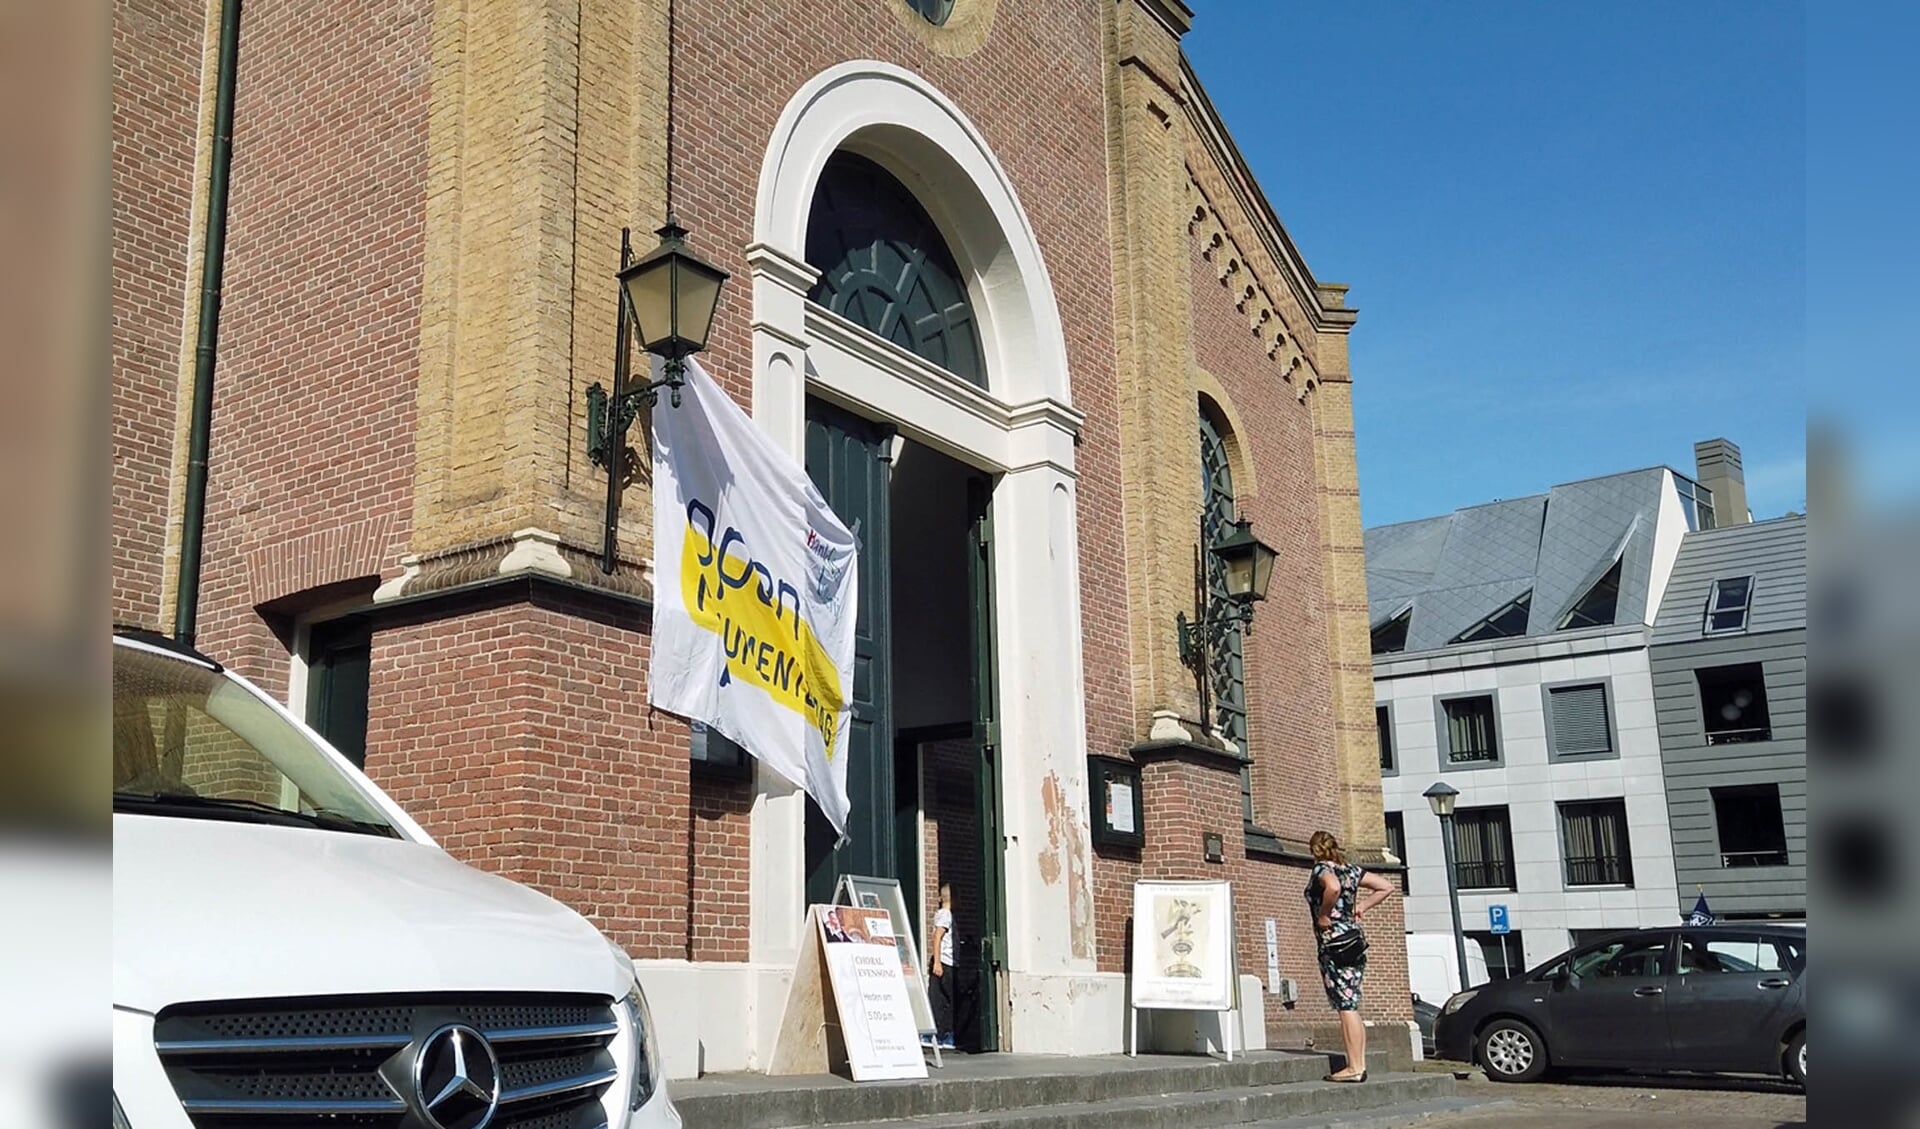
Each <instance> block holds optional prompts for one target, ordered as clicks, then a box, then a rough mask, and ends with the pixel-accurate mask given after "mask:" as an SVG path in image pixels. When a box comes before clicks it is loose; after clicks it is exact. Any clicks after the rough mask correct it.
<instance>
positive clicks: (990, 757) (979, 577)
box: [967, 478, 1007, 1051]
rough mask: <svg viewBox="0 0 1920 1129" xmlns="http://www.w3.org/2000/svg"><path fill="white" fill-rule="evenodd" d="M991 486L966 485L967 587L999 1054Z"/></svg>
mask: <svg viewBox="0 0 1920 1129" xmlns="http://www.w3.org/2000/svg"><path fill="white" fill-rule="evenodd" d="M991 499H992V484H991V483H990V482H988V481H987V480H986V479H984V478H978V479H975V480H974V481H972V482H971V483H969V484H968V487H967V502H968V509H969V517H970V519H971V521H972V524H973V530H972V534H973V535H972V537H971V538H970V542H969V543H970V547H971V552H969V553H968V554H967V582H968V586H969V588H970V593H969V595H970V596H971V598H972V606H973V617H972V618H973V632H972V635H973V719H974V724H973V737H974V743H975V745H976V747H977V748H978V751H979V761H978V765H979V778H978V780H977V782H976V786H975V789H974V795H975V796H976V797H977V803H978V804H979V808H980V900H981V907H980V909H981V917H980V928H981V934H982V935H981V938H980V941H981V944H980V964H981V968H980V1049H981V1050H983V1051H994V1050H999V1049H1000V1002H1001V1001H1002V1000H1004V999H1005V998H1006V986H1007V985H1006V977H1007V901H1006V840H1005V839H1004V838H1003V837H1002V835H1001V830H1000V828H1001V822H1000V776H1001V772H1000V757H1001V749H1000V717H999V713H998V712H997V710H998V706H997V698H996V696H995V686H994V661H993V654H994V646H993V644H994V638H993V513H992V508H991Z"/></svg>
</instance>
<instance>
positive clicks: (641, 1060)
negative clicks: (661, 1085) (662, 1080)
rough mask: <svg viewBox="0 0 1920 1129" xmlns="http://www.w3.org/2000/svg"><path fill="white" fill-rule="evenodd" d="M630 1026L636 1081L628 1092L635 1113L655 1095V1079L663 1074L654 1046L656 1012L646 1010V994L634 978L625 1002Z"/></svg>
mask: <svg viewBox="0 0 1920 1129" xmlns="http://www.w3.org/2000/svg"><path fill="white" fill-rule="evenodd" d="M625 1005H626V1009H627V1026H628V1027H630V1028H631V1029H632V1030H633V1084H632V1086H630V1087H629V1088H628V1091H627V1110H628V1112H633V1111H634V1110H637V1109H639V1108H640V1107H641V1106H643V1105H646V1104H647V1099H648V1098H651V1097H652V1096H653V1091H654V1088H655V1081H654V1080H655V1079H656V1078H658V1077H659V1076H660V1061H659V1059H660V1052H659V1050H658V1048H657V1047H655V1045H654V1039H653V1013H652V1012H650V1011H648V1010H647V997H646V993H644V992H642V991H641V990H640V981H639V980H638V979H636V980H634V982H633V988H632V989H631V990H630V991H628V992H627V998H626V1001H625Z"/></svg>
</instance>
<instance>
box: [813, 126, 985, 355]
mask: <svg viewBox="0 0 1920 1129" xmlns="http://www.w3.org/2000/svg"><path fill="white" fill-rule="evenodd" d="M807 263H808V265H810V266H813V267H816V268H818V269H819V271H820V280H819V281H818V282H816V283H814V286H813V289H812V291H810V292H809V293H808V294H807V297H808V298H811V299H812V300H813V301H815V302H818V303H819V304H820V305H822V306H825V307H826V308H827V309H829V310H832V311H833V312H834V313H836V314H839V315H840V316H841V317H844V318H846V319H847V320H849V321H851V322H854V323H855V324H857V325H859V326H861V327H862V328H865V329H870V330H872V331H873V332H874V333H877V334H879V335H880V336H881V337H884V338H886V339H887V340H888V341H891V342H893V343H894V344H895V345H898V346H900V347H901V348H903V349H905V350H907V351H908V352H910V353H914V354H917V355H918V356H920V357H923V358H925V359H926V360H929V361H931V362H933V363H934V364H936V365H939V366H940V367H942V368H944V369H946V370H947V371H948V372H950V373H952V374H953V375H955V376H957V377H959V378H960V379H962V380H964V381H967V382H968V383H970V384H975V385H978V386H980V387H982V388H984V387H986V385H987V372H986V364H985V361H984V358H983V355H982V353H981V349H980V332H979V328H978V325H977V323H976V321H975V318H974V314H973V301H972V299H971V298H970V297H969V296H968V294H967V284H966V279H965V278H964V277H963V276H962V275H961V273H960V268H959V266H958V265H957V264H956V263H955V261H954V258H953V254H952V252H950V251H948V250H947V244H946V240H945V239H944V238H943V237H942V236H941V234H940V229H939V228H937V227H935V226H934V223H933V220H931V219H930V218H928V216H927V211H926V209H925V208H923V207H921V206H920V201H919V200H917V199H915V198H914V195H913V193H911V192H909V191H907V188H906V186H905V185H903V184H901V183H900V182H899V181H898V180H895V179H894V177H893V174H891V173H889V172H887V170H885V169H883V168H881V167H880V166H879V165H877V164H875V163H873V162H872V161H869V160H867V159H866V158H865V157H860V156H856V155H854V154H852V153H846V152H840V153H835V154H834V155H833V156H832V157H830V158H828V159H827V165H826V168H825V169H824V170H822V171H821V173H820V184H819V187H818V188H816V189H815V190H814V195H813V210H812V212H811V214H810V215H809V216H808V218H807Z"/></svg>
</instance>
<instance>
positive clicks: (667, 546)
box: [647, 358, 858, 837]
mask: <svg viewBox="0 0 1920 1129" xmlns="http://www.w3.org/2000/svg"><path fill="white" fill-rule="evenodd" d="M657 367H658V362H657V361H656V368H657ZM657 375H658V373H657V372H656V376H657ZM854 559H855V543H854V537H853V534H852V533H851V532H850V531H849V530H848V529H847V527H846V526H845V525H843V524H841V522H840V519H839V518H838V517H835V516H834V513H833V511H832V510H830V509H828V508H827V503H826V501H825V499H823V498H821V496H820V492H819V491H818V490H817V489H815V488H814V485H813V482H812V480H811V479H809V478H808V477H807V472H806V470H805V469H804V468H803V467H801V466H800V465H799V464H798V463H796V462H795V461H794V460H793V458H792V457H790V456H789V455H788V454H787V453H786V452H785V451H782V450H781V449H780V448H778V447H776V446H774V444H773V442H772V441H771V440H770V439H768V437H767V436H766V434H765V433H763V432H762V431H761V430H760V429H759V428H758V427H756V426H755V425H754V423H753V420H752V419H750V418H748V416H747V413H746V412H744V411H742V410H741V409H740V406H739V405H738V404H736V403H734V401H733V398H732V397H730V396H728V395H727V394H726V392H724V391H722V390H721V388H720V386H719V385H718V384H717V383H715V382H714V379H713V377H712V376H710V375H709V374H708V373H707V371H706V369H704V368H702V367H701V366H700V363H699V362H698V361H696V360H693V359H691V358H689V359H688V361H687V373H686V387H685V388H684V389H683V390H682V393H681V404H680V406H679V407H677V408H674V407H669V406H668V405H667V402H666V401H665V399H664V398H663V399H662V401H661V403H660V404H659V405H657V406H656V407H655V408H654V409H653V566H654V586H653V587H654V611H653V659H652V663H651V667H650V669H649V671H648V683H649V686H648V691H647V700H648V701H649V702H650V703H651V704H653V705H654V706H656V707H658V708H660V709H663V710H666V711H668V712H670V713H676V714H679V715H681V716H682V717H686V718H691V719H692V720H695V721H702V722H705V723H706V724H707V725H708V726H709V727H710V728H712V729H713V730H715V731H717V732H719V733H721V734H723V735H724V736H726V737H728V738H730V739H731V740H733V741H734V742H735V743H736V744H738V745H740V746H741V747H742V748H744V749H746V750H747V751H748V752H749V753H752V754H753V755H754V756H755V757H758V758H759V759H760V761H761V763H763V764H765V765H766V766H767V767H768V768H771V769H773V770H774V771H775V772H777V773H779V774H780V775H781V776H783V777H785V778H786V779H788V780H790V781H792V782H793V783H794V784H795V785H796V786H797V787H799V788H801V789H803V790H805V792H806V793H807V795H809V796H811V797H813V801H814V803H816V804H818V805H819V806H820V810H821V812H822V813H823V814H825V815H826V817H827V820H828V822H830V823H832V824H833V828H834V830H835V831H837V832H839V833H840V834H841V836H842V837H844V836H845V835H846V828H847V812H848V807H849V802H848V799H847V722H848V720H849V718H850V716H851V710H852V705H851V690H852V687H853V632H854V616H855V606H856V600H855V596H856V586H857V583H858V578H857V576H856V570H855V568H854Z"/></svg>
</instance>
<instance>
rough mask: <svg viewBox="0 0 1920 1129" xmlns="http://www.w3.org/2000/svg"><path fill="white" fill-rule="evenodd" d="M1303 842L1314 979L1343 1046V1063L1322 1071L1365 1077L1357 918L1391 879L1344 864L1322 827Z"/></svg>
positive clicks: (1362, 957)
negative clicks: (1309, 869) (1309, 857)
mask: <svg viewBox="0 0 1920 1129" xmlns="http://www.w3.org/2000/svg"><path fill="white" fill-rule="evenodd" d="M1307 847H1308V850H1310V851H1311V852H1312V853H1313V873H1312V874H1311V875H1309V876H1308V878H1307V889H1306V896H1307V909H1308V912H1309V913H1311V914H1312V915H1313V935H1314V938H1315V939H1316V940H1317V941H1318V942H1319V950H1320V980H1321V982H1322V983H1323V984H1325V985H1326V989H1327V1003H1329V1004H1331V1005H1332V1006H1333V1010H1334V1011H1336V1012H1338V1013H1339V1015H1340V1038H1341V1041H1343V1042H1344V1043H1345V1044H1346V1050H1347V1064H1346V1066H1345V1067H1344V1068H1342V1069H1340V1070H1338V1071H1335V1072H1334V1073H1332V1074H1329V1075H1327V1081H1329V1082H1365V1081H1366V1080H1367V1027H1366V1024H1365V1023H1363V1022H1361V1020H1360V982H1361V980H1362V979H1363V978H1365V976H1366V974H1367V950H1366V934H1364V933H1362V932H1361V931H1360V918H1361V917H1362V916H1363V915H1365V914H1366V912H1367V911H1368V910H1370V909H1372V908H1373V907H1374V906H1377V905H1379V904H1380V903H1381V902H1383V901H1385V900H1386V899H1387V895H1389V894H1391V893H1393V883H1391V882H1389V881H1387V880H1386V879H1385V878H1382V877H1380V876H1379V875H1378V874H1369V873H1368V872H1367V871H1366V870H1364V869H1362V868H1361V867H1358V866H1351V865H1348V863H1347V856H1346V853H1345V852H1343V851H1342V850H1341V849H1340V840H1338V839H1335V838H1334V837H1333V836H1332V835H1331V834H1330V833H1328V832H1325V831H1315V832H1314V833H1313V838H1312V839H1311V840H1309V841H1308V844H1307ZM1362 890H1365V891H1366V894H1365V895H1364V896H1362V894H1361V891H1362Z"/></svg>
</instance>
